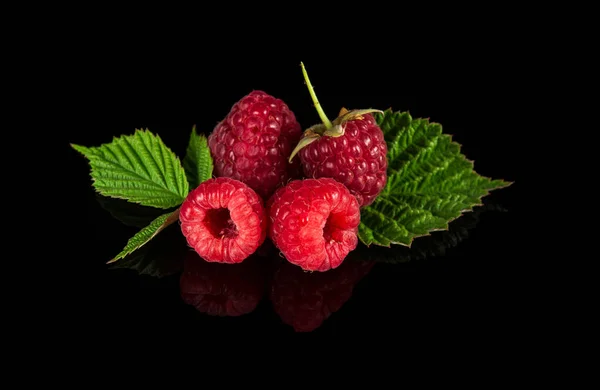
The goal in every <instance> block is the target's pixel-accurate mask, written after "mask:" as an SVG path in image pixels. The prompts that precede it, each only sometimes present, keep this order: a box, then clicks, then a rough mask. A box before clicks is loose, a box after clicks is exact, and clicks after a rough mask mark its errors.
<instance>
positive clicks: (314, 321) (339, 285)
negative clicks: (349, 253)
mask: <svg viewBox="0 0 600 390" xmlns="http://www.w3.org/2000/svg"><path fill="white" fill-rule="evenodd" d="M373 264H374V263H373V262H364V261H346V262H344V263H343V264H342V265H341V266H339V267H338V268H336V269H334V270H331V271H329V272H319V273H307V272H304V271H302V270H301V269H300V268H298V267H295V266H293V265H291V264H290V263H282V265H281V266H280V267H279V269H278V270H277V271H276V272H275V276H274V277H273V282H272V284H271V289H270V292H269V294H270V299H271V302H272V304H273V309H274V310H275V312H276V313H277V314H278V315H279V317H280V318H281V320H282V321H283V322H284V323H285V324H288V325H291V326H292V327H293V328H294V330H295V331H296V332H310V331H313V330H315V329H317V328H318V327H319V326H321V324H322V323H323V321H325V320H326V319H327V318H328V317H329V316H330V315H331V314H332V313H335V312H337V311H338V310H340V309H341V307H342V306H343V305H344V303H346V302H347V301H348V299H350V297H351V296H352V291H353V289H354V286H355V285H356V284H357V283H358V282H359V281H360V280H361V279H362V277H364V276H365V275H367V274H368V273H369V271H370V270H371V268H372V267H373Z"/></svg>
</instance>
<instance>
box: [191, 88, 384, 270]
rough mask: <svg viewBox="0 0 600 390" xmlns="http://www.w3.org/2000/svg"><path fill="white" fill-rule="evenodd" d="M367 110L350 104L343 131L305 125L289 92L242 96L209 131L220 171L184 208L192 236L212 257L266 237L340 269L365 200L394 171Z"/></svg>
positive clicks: (287, 252)
mask: <svg viewBox="0 0 600 390" xmlns="http://www.w3.org/2000/svg"><path fill="white" fill-rule="evenodd" d="M367 111H369V110H359V111H355V113H356V115H352V113H353V111H350V112H348V111H347V110H342V111H341V112H340V117H338V118H337V119H336V121H334V124H335V128H334V130H336V131H337V133H335V134H334V133H333V132H331V131H329V132H327V131H325V132H324V133H323V132H321V134H317V133H315V132H314V131H313V130H312V128H309V129H308V130H307V131H305V132H304V133H303V132H302V129H301V126H300V124H299V123H298V121H297V120H296V117H295V115H294V113H293V112H292V111H291V110H290V109H289V107H288V106H287V105H286V104H285V103H284V102H283V101H282V100H280V99H277V98H275V97H273V96H271V95H269V94H267V93H265V92H263V91H253V92H251V93H250V94H248V95H247V96H245V97H243V98H242V99H241V100H240V101H238V102H237V103H235V104H234V105H233V107H232V108H231V110H230V112H229V114H227V116H226V117H225V118H224V119H223V120H222V121H221V122H219V123H218V124H217V126H216V127H215V129H214V130H213V132H212V133H211V134H210V135H209V137H208V145H209V148H210V151H211V155H212V157H213V161H214V177H213V178H211V179H209V180H207V181H205V182H203V183H201V184H200V185H199V186H198V187H197V188H195V189H194V190H192V191H190V193H189V195H188V196H187V198H186V199H185V201H184V202H183V204H182V206H181V210H180V222H181V229H182V232H183V234H184V236H185V237H186V239H187V242H188V244H189V245H190V246H191V247H193V248H194V249H195V251H196V252H197V253H198V254H199V255H200V256H201V257H202V258H203V259H205V260H206V261H208V262H218V263H230V264H234V263H241V262H242V261H244V260H245V259H246V258H248V257H249V256H250V255H251V254H252V253H254V252H255V251H256V250H257V249H258V248H259V246H260V245H261V244H262V243H263V242H264V240H265V239H266V238H267V237H268V238H270V239H271V240H272V242H273V243H274V244H275V246H276V247H277V248H278V249H279V251H280V252H281V254H282V255H283V256H284V257H285V258H286V259H287V260H288V261H289V262H290V263H292V264H295V265H297V266H299V267H301V268H302V269H303V270H306V271H327V270H330V269H334V268H337V267H338V266H339V265H340V264H341V263H342V262H343V261H344V259H345V257H346V256H347V254H348V253H349V252H350V251H352V250H354V249H355V248H356V245H357V243H358V238H357V231H358V225H359V224H360V208H361V207H364V206H367V205H369V204H371V203H372V202H373V201H374V200H375V198H376V197H377V196H378V195H379V193H380V192H381V191H382V190H383V188H384V186H385V183H386V178H387V176H386V170H387V159H386V155H387V147H386V143H385V140H384V138H383V133H382V131H381V129H380V128H379V127H378V126H377V124H376V122H375V119H374V117H373V116H372V115H371V114H370V113H365V112H367ZM313 128H314V126H313ZM328 133H330V134H333V135H327V134H328ZM307 140H308V141H309V142H306V141H307ZM299 146H300V148H299ZM296 152H297V154H298V157H297V158H293V157H294V154H295V153H296Z"/></svg>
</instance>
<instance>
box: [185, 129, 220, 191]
mask: <svg viewBox="0 0 600 390" xmlns="http://www.w3.org/2000/svg"><path fill="white" fill-rule="evenodd" d="M183 167H184V169H185V174H186V175H187V179H188V182H189V183H190V187H191V188H196V187H198V185H199V184H200V183H202V182H203V181H205V180H208V179H210V178H211V177H212V172H213V160H212V156H211V155H210V149H209V148H208V141H207V139H206V137H205V136H204V134H198V133H197V132H196V126H194V127H193V128H192V134H191V135H190V141H189V143H188V147H187V151H186V154H185V157H184V158H183Z"/></svg>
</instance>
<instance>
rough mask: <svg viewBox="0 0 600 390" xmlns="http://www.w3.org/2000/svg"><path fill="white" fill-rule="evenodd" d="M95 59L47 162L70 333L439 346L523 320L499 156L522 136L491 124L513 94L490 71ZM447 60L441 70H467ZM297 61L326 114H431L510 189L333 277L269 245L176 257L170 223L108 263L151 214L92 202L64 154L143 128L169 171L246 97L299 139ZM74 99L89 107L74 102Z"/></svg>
mask: <svg viewBox="0 0 600 390" xmlns="http://www.w3.org/2000/svg"><path fill="white" fill-rule="evenodd" d="M107 58H108V57H105V58H104V59H99V61H100V62H101V63H104V64H108V63H110V64H112V65H111V66H110V67H105V68H104V71H103V72H98V73H94V77H92V76H91V75H90V77H86V78H85V82H84V83H83V84H82V85H81V86H79V87H76V88H74V89H73V90H70V92H71V96H72V97H73V98H74V99H73V101H74V103H73V105H72V106H71V107H70V111H69V112H70V113H71V114H70V115H69V116H65V117H64V118H63V119H62V120H63V121H64V123H65V124H67V125H68V126H65V128H64V130H65V131H64V132H63V134H62V135H63V139H64V150H62V151H61V153H62V155H63V156H64V161H65V163H66V164H65V168H64V175H63V176H64V177H65V179H66V181H67V182H68V187H66V188H68V190H67V191H65V192H64V193H65V195H64V199H65V200H66V202H67V204H68V205H67V209H66V211H65V217H64V219H65V220H68V221H70V225H69V227H68V228H67V229H68V230H67V231H65V232H64V233H62V235H63V237H64V241H65V247H67V248H68V249H67V250H65V253H68V254H70V255H71V256H70V257H72V261H71V262H70V263H69V271H68V273H69V275H68V279H69V284H68V285H67V284H65V285H64V286H63V287H62V288H63V290H64V292H65V295H64V297H65V298H64V301H63V303H64V305H66V307H67V311H68V312H69V313H70V314H71V315H72V316H74V317H75V318H76V320H74V322H73V324H74V325H73V326H74V327H75V326H77V327H79V328H82V329H83V328H85V329H98V330H97V331H96V330H94V331H91V332H92V333H90V334H92V335H94V337H98V338H99V339H100V338H102V339H104V338H116V339H119V340H124V342H127V340H149V341H150V340H152V342H154V343H162V342H165V340H169V342H170V343H182V342H184V341H188V340H192V339H193V340H197V341H198V342H204V341H206V340H213V341H214V340H218V339H219V338H223V337H231V336H234V335H240V336H242V337H246V338H250V339H259V340H262V339H264V338H274V339H280V338H286V339H287V338H301V339H302V338H304V337H312V336H317V335H318V336H325V337H339V338H340V339H345V338H347V337H359V336H360V335H362V336H365V337H369V335H375V334H377V335H384V336H386V337H390V338H399V337H400V336H401V335H406V334H412V332H414V331H416V330H419V332H423V333H422V334H432V335H439V334H440V333H443V334H447V335H448V336H449V337H450V336H451V335H456V334H463V335H464V334H466V333H469V332H471V333H472V334H475V333H477V334H482V333H485V334H490V333H492V332H496V331H497V330H498V329H512V328H513V327H514V324H515V323H516V322H518V321H519V318H521V311H520V310H521V309H517V303H518V302H519V297H518V294H517V285H518V283H519V282H518V279H519V275H520V270H521V269H522V267H523V266H524V263H527V262H528V261H530V260H531V259H527V258H526V257H525V256H523V255H521V253H523V252H522V251H521V250H522V247H521V246H519V245H521V243H520V242H519V241H518V235H517V233H516V231H517V230H519V229H521V228H523V226H518V223H517V220H516V216H515V215H516V212H517V202H516V193H517V191H518V188H519V186H520V182H519V178H518V177H517V173H518V169H517V168H518V166H517V162H516V160H515V155H514V151H513V147H514V145H515V142H516V141H515V139H517V137H518V134H519V132H520V131H522V130H521V129H520V128H519V127H518V126H516V125H515V123H514V121H513V119H512V118H510V116H507V115H501V113H502V107H504V106H506V101H502V100H501V99H500V98H498V96H500V95H501V93H500V92H499V91H507V90H511V91H512V89H511V85H510V83H507V82H506V78H504V76H503V75H502V74H500V75H498V73H497V72H494V75H495V76H494V77H491V76H490V77H486V78H485V79H484V80H482V79H481V77H480V76H476V75H474V74H473V73H471V72H470V71H469V69H471V68H466V67H465V68H461V67H458V70H456V71H453V70H450V69H446V68H443V67H440V66H439V65H438V64H437V63H434V62H432V63H429V62H427V61H425V62H418V61H417V62H418V63H419V66H417V64H412V65H411V61H405V62H406V64H404V63H405V62H400V63H398V62H394V63H393V64H392V63H391V62H390V63H387V62H385V63H382V62H377V61H376V62H373V61H370V60H369V61H366V60H365V61H363V62H351V63H346V64H345V66H344V67H341V66H340V65H339V64H338V63H336V64H334V63H332V62H330V61H329V62H327V61H322V60H320V59H319V58H318V57H315V58H299V59H297V60H290V61H283V60H282V61H279V62H276V63H275V62H269V61H266V62H265V61H262V62H261V61H258V60H257V61H256V62H252V61H243V62H242V63H240V62H231V61H225V62H223V61H216V60H215V61H211V60H209V59H205V60H203V61H201V63H200V62H196V63H194V64H192V63H190V62H189V61H188V59H187V57H186V56H185V55H184V54H181V55H174V56H172V57H169V61H163V62H161V64H166V65H164V66H162V65H161V66H158V65H157V64H156V63H152V62H151V61H150V62H145V66H141V65H140V63H139V62H137V61H129V60H133V54H131V55H126V56H125V57H121V58H120V59H119V60H118V61H117V60H114V61H113V62H111V61H109V60H108V59H107ZM452 58H453V60H454V64H461V63H462V64H470V63H471V62H469V61H467V59H462V58H458V57H452ZM300 60H302V61H304V63H305V65H306V66H307V69H308V71H309V74H310V77H311V80H312V82H313V84H314V85H315V88H316V92H317V94H318V96H319V99H320V101H321V104H322V105H323V106H324V108H325V110H326V112H327V113H328V114H329V115H330V116H331V117H333V116H334V115H335V114H336V113H337V112H338V111H339V109H340V108H341V107H342V106H345V107H348V108H368V107H375V108H382V109H385V108H387V107H392V108H393V109H395V110H409V111H410V112H411V114H412V115H413V116H415V117H429V118H430V119H431V120H432V121H436V122H440V123H441V124H442V125H443V127H444V131H445V132H446V133H449V134H453V139H454V140H455V141H457V142H459V143H460V144H461V145H462V151H463V153H464V154H465V155H466V156H467V157H468V158H469V159H472V160H474V161H475V170H476V171H477V172H479V173H480V174H482V175H485V176H489V177H493V178H502V179H506V180H509V181H515V182H516V183H515V184H513V186H511V187H509V188H506V189H501V190H498V191H497V192H493V193H492V194H491V195H490V196H488V197H486V198H484V204H483V206H481V207H478V208H476V209H475V211H474V212H471V213H466V214H465V215H464V216H462V217H461V218H459V219H457V220H455V221H453V222H452V223H451V225H450V230H449V231H447V232H435V233H432V235H431V236H428V237H422V238H418V239H417V240H415V242H414V244H413V246H412V247H411V248H410V249H409V248H404V247H394V248H365V247H364V246H362V245H361V246H359V247H358V248H357V249H356V250H355V251H354V252H352V253H351V254H350V255H349V256H348V258H347V259H346V261H345V262H344V264H343V265H342V266H341V267H340V268H339V269H337V270H334V271H331V272H327V273H324V274H320V273H304V272H301V271H300V270H299V269H298V268H296V267H294V266H292V265H290V264H288V263H287V262H286V261H285V260H284V259H282V258H281V257H280V256H279V255H278V253H277V251H276V249H275V248H273V247H272V246H270V245H269V243H268V242H267V243H266V244H265V245H264V247H263V248H261V250H260V251H258V252H257V253H256V254H255V255H253V256H252V257H251V258H249V259H248V260H247V262H244V263H242V264H241V265H237V266H236V265H231V266H229V265H219V264H208V263H205V262H203V261H202V260H201V259H199V258H198V257H197V256H196V255H195V254H194V253H193V252H192V251H191V250H190V249H189V248H188V247H187V245H186V244H185V240H184V239H183V237H182V235H181V232H180V230H179V227H178V226H177V225H172V226H170V227H169V228H167V229H166V230H165V231H164V232H162V233H160V234H159V236H157V237H156V238H155V239H154V240H153V241H151V242H150V243H148V244H147V245H146V246H144V247H143V248H141V249H140V250H138V251H136V252H134V253H133V254H132V255H130V256H128V257H127V258H125V259H122V260H120V261H118V262H117V263H114V264H112V265H107V264H106V262H107V261H108V260H109V259H111V258H112V257H113V256H114V255H115V254H117V253H118V252H119V251H120V250H121V249H122V248H123V246H124V245H125V244H126V242H127V240H128V239H129V238H130V237H131V236H133V235H134V234H135V233H136V232H137V231H138V230H139V229H140V228H141V227H143V226H145V224H146V223H147V222H148V221H150V220H152V219H153V218H154V217H155V216H156V215H158V214H160V213H161V212H162V211H157V210H153V209H148V208H144V207H136V206H135V205H130V204H127V203H126V202H122V201H117V200H114V199H106V198H103V197H102V196H99V195H97V194H95V193H94V191H93V189H92V187H91V181H90V178H89V166H88V164H87V161H86V160H85V159H84V158H82V157H81V156H80V155H78V154H77V153H76V152H75V151H73V150H71V149H70V148H69V147H68V143H69V142H73V143H77V144H81V145H86V146H93V145H99V144H101V143H104V142H110V140H111V139H112V137H113V136H118V135H120V134H128V133H131V132H133V130H134V129H136V128H148V129H149V130H151V131H153V132H155V133H157V134H159V135H160V136H161V138H162V139H163V141H164V142H165V143H166V144H167V145H168V146H169V147H170V148H171V149H172V150H173V151H174V152H175V153H176V154H177V155H179V156H180V157H181V158H182V157H183V156H184V154H185V148H186V145H187V141H188V137H189V132H190V131H191V128H192V126H193V125H196V126H197V128H198V129H199V130H200V131H201V132H204V133H208V132H210V131H211V130H212V128H213V127H214V126H215V124H216V123H217V121H219V120H221V119H222V118H223V117H224V116H225V115H226V114H227V112H228V111H229V109H230V107H231V105H232V104H233V103H234V102H235V101H237V100H238V99H239V98H241V97H242V96H244V95H245V94H247V93H248V92H250V91H251V90H252V89H262V90H264V91H266V92H268V93H270V94H272V95H274V96H276V97H279V98H282V99H284V100H285V101H286V102H287V103H288V105H289V106H290V108H291V109H292V110H293V111H294V112H295V113H296V116H297V118H298V120H299V121H300V123H301V125H302V126H303V128H306V127H308V126H310V125H312V124H314V123H316V122H318V120H319V118H318V115H317V114H316V111H315V110H314V108H313V106H312V103H311V101H310V97H309V95H308V92H307V90H306V87H305V85H304V84H303V80H302V75H301V72H300V67H299V61H300ZM386 64H387V65H386ZM456 66H458V65H456ZM453 69H454V68H453ZM478 74H479V73H478ZM483 74H484V75H485V74H487V73H485V72H484V73H483ZM334 75H335V77H334ZM354 75H371V76H370V77H367V78H365V79H364V82H359V81H356V80H357V79H360V80H362V79H363V78H362V77H351V76H354ZM373 75H376V76H377V77H374V76H373ZM381 78H384V79H385V82H383V81H381V80H378V79H381ZM349 79H352V80H353V81H352V82H349V81H348V80H349ZM84 90H85V91H86V94H83V93H82V91H84ZM88 95H94V96H96V97H95V98H93V99H89V100H79V99H75V97H77V96H88ZM100 96H106V98H100ZM67 216H68V217H67ZM471 333H470V334H471ZM494 334H496V337H503V336H502V334H504V333H500V334H499V335H498V333H497V332H496V333H494Z"/></svg>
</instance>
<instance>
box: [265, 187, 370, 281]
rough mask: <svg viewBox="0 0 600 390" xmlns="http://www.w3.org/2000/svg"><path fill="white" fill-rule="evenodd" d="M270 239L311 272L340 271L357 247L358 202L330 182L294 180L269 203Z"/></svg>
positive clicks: (288, 257)
mask: <svg viewBox="0 0 600 390" xmlns="http://www.w3.org/2000/svg"><path fill="white" fill-rule="evenodd" d="M267 215H268V216H269V218H270V226H269V236H270V237H271V239H272V240H273V243H274V244H275V246H277V248H279V250H280V251H281V253H282V254H283V255H284V256H285V258H286V259H287V260H288V261H289V262H290V263H292V264H295V265H298V266H300V267H301V268H302V269H304V270H307V271H327V270H329V269H333V268H337V267H338V266H339V265H340V264H341V263H342V262H343V261H344V258H345V257H346V255H347V254H348V253H349V252H350V251H352V250H353V249H355V248H356V245H357V243H358V238H357V236H356V234H357V231H358V225H359V223H360V210H359V207H358V202H357V200H356V198H355V197H354V196H352V194H350V192H349V191H348V189H347V188H346V187H345V186H344V185H343V184H341V183H339V182H337V181H335V180H333V179H330V178H320V179H305V180H294V181H292V182H290V183H289V184H287V185H286V186H285V187H281V188H279V189H278V190H277V191H276V192H275V194H273V196H272V197H271V198H270V199H269V201H268V202H267Z"/></svg>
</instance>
